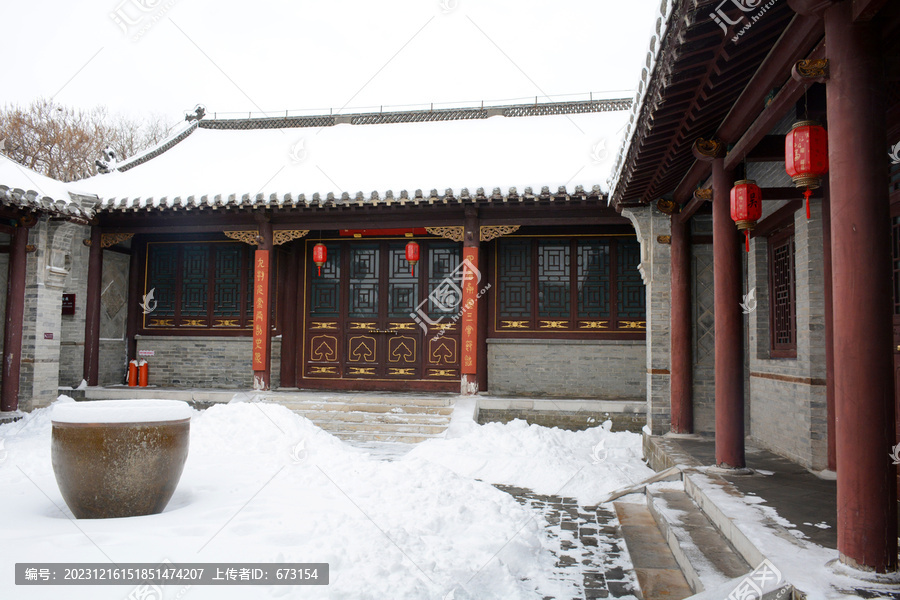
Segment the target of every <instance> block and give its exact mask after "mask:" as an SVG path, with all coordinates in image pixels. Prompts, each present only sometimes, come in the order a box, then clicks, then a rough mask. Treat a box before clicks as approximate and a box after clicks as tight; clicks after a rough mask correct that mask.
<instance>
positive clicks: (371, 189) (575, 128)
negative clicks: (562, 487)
mask: <svg viewBox="0 0 900 600" xmlns="http://www.w3.org/2000/svg"><path fill="white" fill-rule="evenodd" d="M739 4H740V6H739ZM749 4H752V3H749V2H748V3H737V2H732V3H727V2H721V1H720V0H713V1H708V0H670V1H666V2H663V3H662V6H661V14H660V17H659V21H658V24H657V32H656V36H655V37H654V39H653V40H652V43H651V49H650V52H649V53H648V56H647V61H646V68H645V69H644V71H643V73H642V75H641V80H640V83H639V87H638V90H639V91H638V93H637V96H636V97H635V99H634V100H633V101H632V100H626V101H613V100H588V101H584V102H569V103H552V104H540V103H538V104H534V105H526V106H504V107H491V108H485V107H478V108H467V109H452V110H451V109H445V110H421V111H406V112H401V113H390V112H388V113H383V112H379V113H368V114H352V115H318V116H296V115H288V114H286V115H269V116H266V117H254V116H252V115H248V116H247V117H246V118H245V117H237V118H230V117H229V118H225V117H223V116H219V115H216V114H213V115H208V114H202V111H199V112H198V113H197V114H196V115H194V116H193V117H192V118H191V119H190V120H188V121H186V123H185V124H184V125H183V127H181V128H180V129H179V130H178V131H176V132H174V133H173V135H172V137H171V138H170V139H169V140H167V141H166V142H165V143H164V144H162V145H161V146H160V147H158V148H155V149H152V150H151V151H148V152H146V153H144V154H142V155H140V156H137V157H133V158H131V159H129V160H128V161H127V162H125V163H122V164H119V165H116V166H115V168H114V169H113V170H112V172H111V173H108V174H104V175H99V176H97V177H94V178H90V179H87V180H84V181H81V182H77V183H75V184H70V185H68V186H64V187H62V188H59V189H57V188H56V187H54V188H53V189H54V190H55V191H54V192H52V193H46V192H35V193H33V194H32V195H36V196H37V195H41V196H46V197H49V198H52V199H53V200H56V201H60V202H62V204H60V202H56V203H55V204H54V206H68V203H73V204H72V205H73V206H78V207H79V208H77V210H76V209H75V208H72V209H69V208H66V209H65V210H64V211H63V213H62V214H58V215H57V214H56V213H52V211H49V210H48V211H45V212H51V213H52V214H51V215H50V216H45V217H41V219H40V220H39V221H38V223H39V227H40V229H39V231H41V232H44V233H41V234H40V235H42V236H44V237H41V238H40V241H39V244H38V245H37V252H35V253H34V254H32V255H27V257H26V253H25V252H24V250H23V248H24V247H25V245H26V244H27V242H25V241H22V240H21V239H20V238H19V237H17V236H20V235H21V231H20V230H19V229H18V226H17V227H16V228H12V223H11V222H9V223H8V225H4V227H7V229H6V230H2V229H0V232H2V231H6V234H7V235H10V234H11V235H12V238H11V241H10V267H9V278H10V281H11V282H12V281H16V282H20V281H25V282H26V283H25V284H24V285H26V286H27V285H34V286H35V287H34V289H35V290H36V292H35V293H36V295H35V298H34V299H26V300H25V301H24V302H25V304H24V305H23V306H25V309H23V310H31V309H29V308H28V307H29V306H33V307H34V309H33V310H35V311H36V312H35V313H34V314H35V319H37V315H38V314H40V315H45V314H47V315H49V314H50V313H53V315H54V316H53V319H57V321H47V323H48V325H47V326H46V328H45V329H44V331H45V332H46V334H51V335H50V337H49V338H47V337H42V336H41V335H40V334H39V332H38V330H36V329H35V330H33V331H31V330H29V329H28V328H27V327H26V329H25V332H26V344H25V348H29V344H31V345H32V346H33V347H34V350H33V356H34V359H33V362H32V363H25V362H24V361H23V363H22V364H33V365H34V366H33V369H34V372H35V373H37V372H38V371H39V370H41V369H42V370H41V371H40V372H41V373H43V374H44V375H42V376H41V377H38V376H37V375H35V376H34V377H32V378H31V379H27V377H30V376H28V375H27V374H25V375H23V377H25V378H20V381H27V382H31V383H29V385H32V386H33V388H34V391H33V393H32V394H30V395H28V396H27V397H25V396H24V395H23V401H24V402H25V403H26V406H25V407H26V408H30V407H31V406H39V405H42V404H45V403H47V402H49V401H50V400H52V398H53V397H54V394H55V392H56V389H55V386H56V385H57V380H58V382H59V383H61V384H64V385H74V384H77V383H78V382H79V381H80V380H81V379H82V378H84V380H85V381H86V384H87V385H88V386H104V385H116V384H121V383H122V382H123V380H124V376H125V367H126V360H128V359H131V358H135V357H137V356H139V355H141V354H143V355H150V354H152V358H151V382H152V383H153V384H155V385H158V386H161V387H192V388H226V389H241V388H244V389H247V388H253V387H255V388H258V389H293V388H303V389H321V390H330V389H344V390H429V391H453V392H458V391H462V392H463V393H467V394H472V393H475V392H484V391H487V392H489V393H490V394H496V395H509V396H528V397H537V396H549V397H552V398H580V399H631V400H634V399H636V398H640V399H645V406H646V415H647V424H648V426H649V429H650V434H648V436H647V437H648V439H649V438H652V437H658V436H662V435H665V434H667V433H677V434H689V433H694V434H701V435H704V434H705V435H709V436H714V437H715V447H716V463H717V464H718V465H719V466H720V467H721V468H724V469H732V470H734V469H741V468H743V467H744V466H745V451H744V444H745V442H746V440H747V439H750V440H752V441H753V443H755V444H756V445H758V446H760V447H762V448H765V449H768V450H771V451H772V452H775V453H777V454H779V455H781V456H784V457H786V458H788V459H790V460H792V461H794V462H795V463H797V464H800V465H802V466H803V467H806V468H807V469H809V470H811V471H815V472H820V471H831V472H836V476H837V505H838V519H837V526H838V549H839V551H840V553H841V557H842V560H843V561H844V562H845V563H847V564H849V565H851V566H856V567H860V568H863V569H870V570H876V571H894V570H896V569H897V469H896V466H894V465H892V464H891V457H890V453H891V451H892V448H893V447H894V446H895V445H896V444H897V443H898V433H900V421H898V417H897V415H898V413H900V410H898V409H897V405H896V402H897V398H898V397H900V394H896V393H895V386H897V387H900V191H898V185H897V181H898V170H900V167H898V164H900V151H898V147H900V146H898V144H900V85H898V70H897V68H896V67H897V65H896V57H897V56H898V55H900V48H898V44H900V4H897V3H889V2H886V1H885V0H852V1H851V0H843V1H832V0H783V1H778V0H774V1H773V2H769V3H766V4H764V5H763V4H762V3H757V4H759V5H758V6H757V7H756V8H753V9H751V8H749V6H748V5H749ZM753 11H755V12H753ZM629 109H630V110H631V113H630V118H629V115H628V113H627V112H624V111H627V110H629ZM626 119H627V122H626ZM804 121H816V122H818V123H819V124H820V125H821V126H822V127H823V130H824V131H827V150H826V149H825V148H823V147H821V146H819V147H817V148H813V147H811V146H803V144H802V143H801V144H800V146H799V147H800V148H801V150H802V149H803V148H806V149H807V150H809V151H810V152H813V151H815V152H818V153H819V154H820V155H822V153H823V152H825V153H826V154H827V158H828V163H829V164H828V170H827V173H813V174H809V176H808V177H805V178H804V179H805V180H806V182H807V183H805V184H804V185H802V186H801V187H798V186H797V185H795V184H796V183H797V182H798V181H801V180H799V179H798V180H792V177H791V176H790V175H789V174H788V165H787V163H788V162H789V161H788V158H789V157H787V156H786V143H787V140H788V139H794V138H793V133H794V132H795V130H797V127H796V126H795V124H796V123H797V122H804ZM623 125H624V127H625V142H624V144H623V146H622V148H621V150H620V151H619V154H618V157H617V158H616V160H615V164H614V165H613V169H612V171H613V175H612V179H611V181H609V186H608V188H606V187H605V186H604V187H601V185H604V184H605V183H606V181H605V179H606V176H607V174H608V172H609V167H610V165H609V164H605V165H604V161H605V156H604V153H605V148H604V147H603V142H604V140H606V141H607V142H609V143H612V140H615V139H618V138H619V135H618V133H617V132H619V131H620V129H621V128H622V126H623ZM797 147H798V146H797V145H796V143H794V145H792V146H791V148H792V150H793V149H795V148H797ZM798 152H799V154H795V155H793V156H794V157H800V156H801V155H802V154H803V153H802V152H800V151H798ZM794 157H790V160H794ZM798 160H799V159H798ZM6 174H7V172H6V171H2V172H0V176H2V177H6ZM800 175H803V174H800ZM815 177H818V178H819V186H818V187H816V186H815V185H812V186H809V181H810V180H811V179H814V178H815ZM749 181H752V182H755V185H756V186H758V188H759V196H758V197H760V198H761V200H760V202H761V214H760V215H759V217H758V218H755V219H739V220H742V221H743V220H755V221H757V222H756V223H755V226H754V227H753V228H752V230H751V231H750V234H749V236H748V237H747V238H745V236H744V235H743V232H742V231H739V230H738V228H737V227H736V224H735V222H734V220H733V219H732V213H731V211H730V196H731V194H732V189H748V188H746V186H749V185H750V184H749V183H741V182H749ZM0 185H6V186H7V187H12V185H15V186H17V187H19V188H21V189H31V188H29V187H28V186H24V187H23V185H24V184H22V183H19V182H13V183H12V184H10V183H6V182H5V181H4V180H2V179H0ZM41 185H43V184H41ZM46 185H47V186H48V187H51V186H58V185H60V184H58V183H55V182H47V183H46ZM466 186H468V187H466ZM742 186H745V187H742ZM34 187H35V188H37V187H40V186H34ZM807 187H811V188H812V189H811V190H810V191H811V192H812V193H811V198H810V200H809V217H807V212H806V210H805V205H804V197H803V192H804V189H805V188H807ZM3 189H5V188H2V187H0V190H3ZM606 189H608V192H607V191H604V190H606ZM754 193H755V192H754ZM16 194H18V192H16ZM20 196H21V194H18V196H16V197H20ZM7 197H8V193H7ZM753 197H754V198H757V196H753ZM75 201H77V204H75ZM50 204H51V203H49V202H47V203H44V204H42V206H44V208H47V209H49V207H50ZM7 208H8V210H9V213H8V215H7V213H3V214H4V215H7V217H6V218H11V219H13V218H19V217H20V216H22V215H20V213H19V212H17V211H21V210H23V208H22V207H21V206H14V207H6V208H4V210H7ZM745 208H750V207H749V206H745ZM752 208H754V209H755V208H760V207H759V206H754V207H752ZM70 210H71V211H75V212H74V213H72V214H69V212H66V211H70ZM79 211H82V212H79ZM75 213H77V214H75ZM78 215H81V216H82V218H91V221H90V227H85V226H81V225H78V224H76V223H73V222H72V221H73V218H74V217H77V216H78ZM0 216H2V215H0ZM61 218H62V219H64V220H60V219H61ZM76 220H77V219H76ZM742 225H743V223H742ZM411 243H412V244H413V245H414V246H413V248H412V249H411V250H410V251H409V253H408V252H407V248H408V246H409V245H410V244H411ZM323 250H324V252H323ZM23 257H25V258H23ZM31 257H34V258H31ZM409 259H413V260H414V261H415V262H413V261H412V260H409ZM319 263H320V264H319ZM23 265H26V266H27V268H26V269H25V275H23V270H22V269H23ZM45 266H49V267H52V268H50V269H49V270H48V269H44V267H45ZM320 268H321V270H320ZM54 269H58V270H57V271H54ZM48 273H49V274H48ZM53 273H56V274H57V275H58V276H59V283H58V284H54V285H56V287H52V286H49V285H42V282H44V279H42V278H43V277H52V276H53V275H52V274H53ZM23 277H25V279H23ZM21 285H22V284H19V283H16V286H20V287H16V288H14V286H13V285H10V293H9V294H8V298H9V300H8V302H9V304H8V306H13V307H14V310H13V311H12V314H13V317H15V315H16V314H18V313H17V312H16V311H18V310H19V308H16V306H20V305H22V304H21V301H20V300H16V301H15V302H13V298H19V294H20V292H18V291H15V290H18V289H22V287H21ZM14 291H15V293H13V292H14ZM63 294H66V305H65V306H66V308H67V310H68V311H69V313H70V314H62V315H61V319H62V320H61V321H58V319H60V316H59V315H60V313H61V309H62V308H63V300H62V298H63ZM29 302H31V303H32V304H29ZM42 302H44V304H42ZM42 307H43V308H42ZM41 311H44V312H41ZM9 314H10V313H9V310H8V313H7V315H8V318H7V322H10V321H9ZM27 322H28V321H27V319H26V323H27ZM36 322H37V321H36ZM42 327H43V325H42ZM54 328H55V329H54ZM51 329H52V331H51ZM46 334H45V335H46ZM11 335H12V336H13V337H14V335H13V334H12V333H11V332H10V330H9V328H7V332H6V341H7V343H8V344H9V346H8V347H9V348H12V349H14V348H15V346H16V341H15V339H13V340H12V341H10V336H11ZM54 336H55V337H54ZM5 352H6V353H7V355H8V354H9V350H5ZM28 368H29V369H31V367H28ZM10 377H14V373H12V372H11V371H10V372H7V370H6V366H4V372H3V378H4V379H3V408H4V410H6V411H8V410H13V409H15V408H16V400H15V395H14V394H12V393H11V392H9V391H8V387H9V385H11V384H8V383H7V379H8V378H10ZM36 382H37V383H36Z"/></svg>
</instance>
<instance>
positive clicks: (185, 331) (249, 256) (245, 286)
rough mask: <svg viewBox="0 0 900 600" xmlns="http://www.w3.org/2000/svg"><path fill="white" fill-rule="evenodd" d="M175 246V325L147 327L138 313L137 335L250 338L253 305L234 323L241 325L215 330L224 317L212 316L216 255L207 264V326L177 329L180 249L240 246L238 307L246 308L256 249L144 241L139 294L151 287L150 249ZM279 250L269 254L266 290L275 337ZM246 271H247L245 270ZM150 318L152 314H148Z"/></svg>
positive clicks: (207, 241)
mask: <svg viewBox="0 0 900 600" xmlns="http://www.w3.org/2000/svg"><path fill="white" fill-rule="evenodd" d="M163 244H167V245H174V246H178V247H179V250H178V254H177V256H178V259H177V260H178V262H177V264H176V269H175V286H174V296H175V315H174V316H173V317H172V318H171V319H172V321H174V323H175V324H174V325H173V326H171V327H153V326H147V322H148V319H147V317H149V316H150V315H142V314H140V310H139V309H138V312H139V314H138V328H137V333H138V334H139V335H146V336H150V335H164V336H165V335H168V336H171V335H176V336H178V335H182V336H198V335H199V336H235V337H242V336H246V337H249V336H251V335H252V334H253V310H252V305H251V309H250V312H249V313H244V314H243V315H241V316H240V317H238V318H236V319H235V320H237V321H239V322H240V325H239V326H233V327H220V326H215V323H214V321H215V319H216V318H219V319H222V318H223V317H214V316H213V312H212V311H213V308H214V306H215V303H214V295H215V282H216V277H215V254H214V253H212V252H211V253H210V261H209V269H210V273H209V276H208V279H207V281H208V285H207V295H208V301H207V316H206V317H205V319H206V321H207V323H206V325H203V326H194V325H192V326H188V325H179V322H180V321H181V297H182V284H183V278H182V268H183V265H182V263H183V258H182V248H183V247H184V246H189V245H207V246H213V245H216V244H229V245H231V244H240V245H241V246H242V249H243V250H244V252H245V254H244V255H243V257H244V260H245V261H247V262H245V263H244V265H243V266H242V270H241V300H240V306H242V307H243V306H246V305H247V304H248V300H247V298H248V297H252V292H253V289H252V281H251V276H252V270H251V266H252V264H253V253H254V250H256V248H254V247H250V246H246V245H244V244H243V243H241V242H235V241H232V240H224V239H223V240H219V239H212V240H211V239H197V240H171V241H170V240H164V241H146V242H145V243H144V244H143V258H144V260H143V261H142V263H143V264H142V267H143V271H144V272H143V277H142V279H141V281H142V285H141V288H142V290H141V294H146V293H147V292H148V288H149V287H150V281H149V277H150V252H151V247H152V246H154V245H163ZM281 254H282V253H281V251H280V249H276V250H274V251H273V252H272V257H271V259H270V260H271V265H270V269H271V276H270V277H269V282H270V289H269V307H270V316H269V323H270V326H271V328H272V332H273V335H277V334H279V333H280V323H281V319H280V311H279V310H277V305H278V304H279V302H278V300H279V298H280V296H279V294H280V292H281V287H282V286H281V284H280V279H281V278H280V272H281V270H282V268H283V264H284V260H283V257H282V256H281ZM245 267H246V268H245ZM151 314H152V313H151Z"/></svg>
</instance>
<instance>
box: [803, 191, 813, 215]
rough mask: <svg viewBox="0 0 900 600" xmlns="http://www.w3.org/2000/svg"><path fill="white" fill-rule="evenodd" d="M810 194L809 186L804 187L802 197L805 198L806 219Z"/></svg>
mask: <svg viewBox="0 0 900 600" xmlns="http://www.w3.org/2000/svg"><path fill="white" fill-rule="evenodd" d="M810 196H812V190H811V189H809V188H806V190H804V192H803V197H804V198H806V218H807V219H809V218H810V216H809V197H810Z"/></svg>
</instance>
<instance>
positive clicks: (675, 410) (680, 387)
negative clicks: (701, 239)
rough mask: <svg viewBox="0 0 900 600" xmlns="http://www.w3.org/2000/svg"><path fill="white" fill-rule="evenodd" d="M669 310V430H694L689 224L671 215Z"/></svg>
mask: <svg viewBox="0 0 900 600" xmlns="http://www.w3.org/2000/svg"><path fill="white" fill-rule="evenodd" d="M671 252H672V291H671V297H672V312H671V313H670V315H669V319H670V328H671V331H670V334H669V344H670V348H671V352H670V355H671V359H670V360H671V370H672V375H671V378H670V384H669V385H670V388H671V392H670V393H671V399H672V432H674V433H693V432H694V396H693V360H692V356H693V349H692V344H691V326H692V323H691V321H692V319H691V239H690V223H689V222H688V223H685V222H683V221H682V220H681V218H680V217H679V216H678V215H677V214H676V215H673V216H672V246H671Z"/></svg>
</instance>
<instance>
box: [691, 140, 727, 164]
mask: <svg viewBox="0 0 900 600" xmlns="http://www.w3.org/2000/svg"><path fill="white" fill-rule="evenodd" d="M691 152H693V153H694V158H696V159H697V160H702V161H704V162H709V161H711V160H713V159H715V158H722V157H723V156H725V143H724V142H722V140H719V139H716V138H711V139H708V140H707V139H703V138H697V139H696V140H694V144H693V145H692V146H691Z"/></svg>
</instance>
